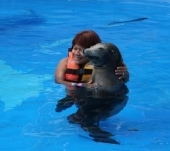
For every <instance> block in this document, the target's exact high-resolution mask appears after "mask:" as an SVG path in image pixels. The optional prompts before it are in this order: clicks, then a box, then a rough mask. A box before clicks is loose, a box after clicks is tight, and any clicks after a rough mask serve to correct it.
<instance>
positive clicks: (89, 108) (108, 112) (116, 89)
mask: <svg viewBox="0 0 170 151" xmlns="http://www.w3.org/2000/svg"><path fill="white" fill-rule="evenodd" d="M84 55H85V57H87V58H88V59H89V60H90V63H92V64H93V67H94V68H93V72H92V76H91V80H92V81H93V82H94V83H96V84H97V87H95V88H85V87H78V91H77V96H76V101H75V104H76V106H77V108H78V110H77V112H76V113H73V114H71V115H69V116H68V121H69V122H70V123H77V124H80V125H81V127H82V128H83V129H85V130H87V131H89V133H90V134H89V135H90V136H91V137H93V138H94V139H93V140H95V141H97V142H107V143H113V144H119V142H117V141H116V140H114V139H113V138H110V136H112V134H111V133H109V132H107V131H103V130H101V129H100V128H99V126H98V124H99V122H100V121H101V120H105V119H107V118H108V117H111V116H113V115H115V114H117V113H119V112H120V111H121V110H122V109H123V108H124V107H125V105H126V103H127V100H128V97H127V96H126V94H127V93H128V88H127V87H126V85H125V84H124V83H123V80H121V79H119V77H118V76H117V75H116V74H115V69H116V68H117V67H118V66H122V56H121V54H120V51H119V49H118V48H117V47H116V46H115V45H114V44H111V43H99V44H96V45H94V46H92V47H90V48H88V49H85V50H84ZM96 124H97V125H96Z"/></svg>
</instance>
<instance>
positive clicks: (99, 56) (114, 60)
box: [84, 43, 123, 68]
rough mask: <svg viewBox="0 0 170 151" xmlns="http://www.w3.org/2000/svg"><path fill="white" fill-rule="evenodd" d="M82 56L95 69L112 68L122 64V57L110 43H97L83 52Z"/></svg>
mask: <svg viewBox="0 0 170 151" xmlns="http://www.w3.org/2000/svg"><path fill="white" fill-rule="evenodd" d="M84 55H85V57H86V58H88V59H89V60H90V61H91V62H92V63H93V64H94V66H95V67H108V66H112V67H113V68H114V66H115V67H118V66H120V65H121V64H122V62H123V60H122V56H121V53H120V51H119V49H118V48H117V47H116V46H115V45H114V44H112V43H98V44H96V45H94V46H91V47H90V48H87V49H85V50H84Z"/></svg>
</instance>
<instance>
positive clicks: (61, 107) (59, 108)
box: [55, 96, 74, 112]
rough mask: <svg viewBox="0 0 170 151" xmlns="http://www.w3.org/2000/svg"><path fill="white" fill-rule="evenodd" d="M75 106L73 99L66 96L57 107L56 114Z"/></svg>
mask: <svg viewBox="0 0 170 151" xmlns="http://www.w3.org/2000/svg"><path fill="white" fill-rule="evenodd" d="M73 104H74V101H73V98H72V97H70V96H66V97H65V98H63V99H61V100H59V101H58V103H57V105H56V109H55V111H56V112H61V111H63V110H65V109H67V108H69V107H71V106H72V105H73Z"/></svg>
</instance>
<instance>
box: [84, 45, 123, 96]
mask: <svg viewBox="0 0 170 151" xmlns="http://www.w3.org/2000/svg"><path fill="white" fill-rule="evenodd" d="M84 55H85V57H86V58H88V59H89V60H90V62H91V63H92V64H93V73H92V76H91V80H92V81H93V82H94V83H97V85H98V86H97V89H95V91H93V98H111V97H113V95H114V92H115V91H116V90H118V89H119V88H120V87H121V86H122V84H123V80H122V79H119V77H118V76H117V75H116V74H115V69H116V68H117V67H119V66H122V62H123V59H122V55H121V53H120V51H119V49H118V48H117V47H116V46H115V45H114V44H112V43H98V44H96V45H94V46H92V47H90V48H88V49H85V50H84Z"/></svg>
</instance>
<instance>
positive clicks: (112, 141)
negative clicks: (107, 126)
mask: <svg viewBox="0 0 170 151" xmlns="http://www.w3.org/2000/svg"><path fill="white" fill-rule="evenodd" d="M93 140H94V141H95V142H102V143H110V144H117V145H119V144H120V143H119V142H118V141H116V140H115V139H112V138H109V137H104V138H94V139H93Z"/></svg>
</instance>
